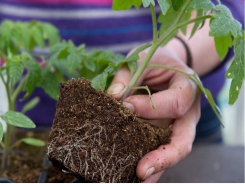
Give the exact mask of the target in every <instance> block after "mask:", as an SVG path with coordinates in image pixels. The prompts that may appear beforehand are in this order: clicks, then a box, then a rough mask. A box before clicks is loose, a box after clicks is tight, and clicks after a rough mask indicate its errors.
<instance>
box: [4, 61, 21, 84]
mask: <svg viewBox="0 0 245 184" xmlns="http://www.w3.org/2000/svg"><path fill="white" fill-rule="evenodd" d="M8 67H9V77H10V80H11V83H12V85H15V84H16V83H17V82H18V80H19V79H20V77H21V76H22V74H23V71H24V64H23V62H22V61H21V60H20V57H14V58H12V59H10V61H8Z"/></svg>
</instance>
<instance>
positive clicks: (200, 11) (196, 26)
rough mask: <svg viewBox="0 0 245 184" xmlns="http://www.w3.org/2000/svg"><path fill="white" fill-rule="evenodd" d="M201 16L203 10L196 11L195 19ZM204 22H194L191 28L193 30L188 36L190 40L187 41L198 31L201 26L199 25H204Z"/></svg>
mask: <svg viewBox="0 0 245 184" xmlns="http://www.w3.org/2000/svg"><path fill="white" fill-rule="evenodd" d="M202 15H203V10H197V15H196V17H200V16H202ZM204 21H205V20H203V21H197V22H195V24H194V26H193V28H192V31H191V35H190V38H189V39H191V38H192V36H193V35H194V34H195V33H196V31H197V30H198V28H199V26H200V24H201V23H203V24H204Z"/></svg>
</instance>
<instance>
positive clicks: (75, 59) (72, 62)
mask: <svg viewBox="0 0 245 184" xmlns="http://www.w3.org/2000/svg"><path fill="white" fill-rule="evenodd" d="M68 51H69V55H68V57H67V62H68V63H69V65H68V66H69V68H68V71H69V72H72V71H74V70H75V69H76V68H78V66H79V65H80V64H81V62H82V59H81V55H80V53H79V52H77V50H75V49H74V47H73V48H69V49H68Z"/></svg>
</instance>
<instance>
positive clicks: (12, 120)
mask: <svg viewBox="0 0 245 184" xmlns="http://www.w3.org/2000/svg"><path fill="white" fill-rule="evenodd" d="M1 118H2V119H3V120H4V121H5V122H6V123H7V124H9V125H13V126H16V127H22V128H35V127H36V125H35V124H34V123H33V121H32V120H31V119H30V118H28V117H27V116H25V115H24V114H22V113H20V112H15V111H8V112H6V113H5V114H4V115H2V116H1Z"/></svg>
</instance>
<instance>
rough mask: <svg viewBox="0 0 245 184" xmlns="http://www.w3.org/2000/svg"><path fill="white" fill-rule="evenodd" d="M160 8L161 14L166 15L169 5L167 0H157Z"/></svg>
mask: <svg viewBox="0 0 245 184" xmlns="http://www.w3.org/2000/svg"><path fill="white" fill-rule="evenodd" d="M157 2H158V4H159V6H160V8H161V10H162V14H163V15H166V13H167V11H168V9H169V7H170V4H169V3H168V0H157Z"/></svg>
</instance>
